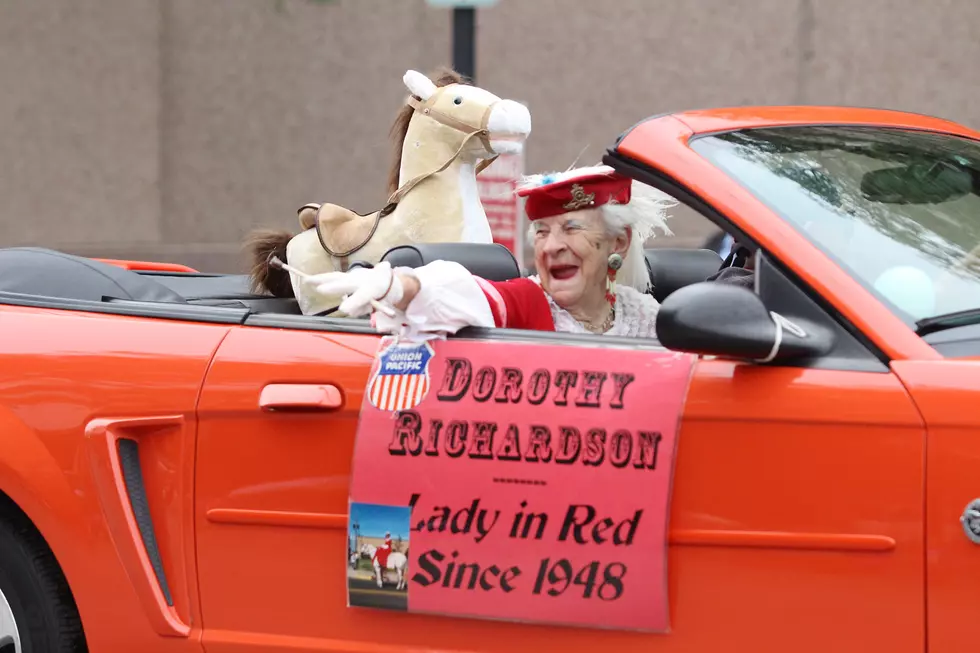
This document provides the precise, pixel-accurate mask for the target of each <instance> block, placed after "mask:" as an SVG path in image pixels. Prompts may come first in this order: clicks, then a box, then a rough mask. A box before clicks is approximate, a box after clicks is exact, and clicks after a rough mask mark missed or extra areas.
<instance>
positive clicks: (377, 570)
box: [347, 503, 412, 611]
mask: <svg viewBox="0 0 980 653" xmlns="http://www.w3.org/2000/svg"><path fill="white" fill-rule="evenodd" d="M411 517H412V509H411V508H410V507H408V506H387V505H380V504H375V503H352V504H351V506H350V519H349V521H348V526H347V552H348V558H347V605H348V606H349V607H354V606H357V607H362V608H384V609H386V610H406V611H407V610H408V534H409V529H410V528H411V526H410V522H411Z"/></svg>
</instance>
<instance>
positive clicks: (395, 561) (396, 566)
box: [361, 544, 408, 590]
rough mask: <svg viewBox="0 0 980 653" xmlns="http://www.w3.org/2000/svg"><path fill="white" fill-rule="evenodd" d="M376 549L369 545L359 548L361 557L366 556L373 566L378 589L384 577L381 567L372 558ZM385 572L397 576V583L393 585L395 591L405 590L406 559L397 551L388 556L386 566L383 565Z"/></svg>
mask: <svg viewBox="0 0 980 653" xmlns="http://www.w3.org/2000/svg"><path fill="white" fill-rule="evenodd" d="M377 550H378V547H376V546H372V545H370V544H364V545H363V546H362V547H361V555H366V556H367V557H368V558H370V559H371V564H372V565H373V566H374V575H375V577H376V578H377V580H378V587H381V586H382V580H383V578H384V576H383V575H382V571H381V565H380V564H378V561H377V560H376V559H375V558H374V554H375V552H376V551H377ZM385 571H394V572H395V573H397V574H398V583H397V584H396V585H395V589H396V590H401V589H405V575H406V573H407V572H408V558H407V557H405V554H404V553H399V552H398V551H392V552H391V553H389V554H388V564H387V565H385Z"/></svg>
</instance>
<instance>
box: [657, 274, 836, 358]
mask: <svg viewBox="0 0 980 653" xmlns="http://www.w3.org/2000/svg"><path fill="white" fill-rule="evenodd" d="M657 338H658V339H659V340H660V343H661V344H662V345H663V346H664V347H667V348H668V349H672V350H674V351H683V352H689V353H694V354H704V355H709V356H720V357H724V358H735V359H748V360H755V361H759V362H770V361H785V360H790V359H800V358H809V357H811V356H819V355H822V354H826V353H828V352H829V351H830V350H831V348H832V347H833V344H834V335H833V333H831V332H830V331H829V330H827V329H826V328H823V327H821V326H819V325H816V324H813V323H812V322H809V321H807V320H800V319H796V318H794V319H792V320H789V319H786V318H784V317H782V316H780V315H777V314H775V313H770V312H769V310H768V309H766V307H765V304H763V303H762V300H761V299H759V297H758V295H756V294H755V293H754V292H752V291H751V290H749V289H747V288H742V287H739V286H732V285H728V284H724V283H717V282H710V281H705V282H701V283H695V284H692V285H690V286H685V287H683V288H680V289H678V290H676V291H674V292H673V293H671V295H670V296H669V297H667V298H666V299H665V300H664V301H663V303H662V304H661V305H660V311H659V313H657Z"/></svg>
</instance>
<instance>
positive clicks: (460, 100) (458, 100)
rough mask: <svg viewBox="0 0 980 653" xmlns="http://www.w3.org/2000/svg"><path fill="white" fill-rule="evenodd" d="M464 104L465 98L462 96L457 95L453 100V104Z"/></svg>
mask: <svg viewBox="0 0 980 653" xmlns="http://www.w3.org/2000/svg"><path fill="white" fill-rule="evenodd" d="M462 103H463V98H461V97H460V96H458V95H457V96H456V97H454V98H453V104H462Z"/></svg>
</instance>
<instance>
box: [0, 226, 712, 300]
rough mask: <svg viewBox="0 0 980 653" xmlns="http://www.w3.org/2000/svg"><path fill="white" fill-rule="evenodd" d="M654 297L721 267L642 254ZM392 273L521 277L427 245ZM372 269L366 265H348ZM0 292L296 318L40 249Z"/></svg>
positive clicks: (456, 249)
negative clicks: (444, 271)
mask: <svg viewBox="0 0 980 653" xmlns="http://www.w3.org/2000/svg"><path fill="white" fill-rule="evenodd" d="M645 254H646V263H647V269H648V270H649V272H650V279H651V282H652V284H653V291H652V294H653V295H654V296H655V297H656V298H657V300H658V301H663V300H664V298H666V297H667V296H668V295H669V294H671V293H672V292H674V291H675V290H677V289H678V288H681V287H683V286H686V285H689V284H693V283H697V282H700V281H704V280H705V279H707V278H708V277H709V276H711V275H712V274H714V273H715V272H717V271H718V268H719V267H720V265H721V263H722V259H721V257H720V256H719V255H718V253H716V252H714V251H712V250H711V249H679V248H656V249H647V250H645ZM382 260H385V261H388V262H389V263H391V265H392V266H395V267H398V266H405V267H409V268H414V267H419V266H422V265H425V264H427V263H430V262H432V261H435V260H448V261H455V262H457V263H459V264H461V265H462V266H464V267H465V268H466V269H467V270H469V271H470V272H472V273H473V274H475V275H479V276H481V277H483V278H485V279H490V280H493V281H504V280H507V279H515V278H519V277H521V276H523V275H525V274H528V273H527V272H526V271H523V270H521V267H520V265H519V264H518V262H517V260H516V259H515V258H514V256H513V254H511V252H510V250H508V249H507V248H505V247H504V246H502V245H498V244H489V245H487V244H472V243H427V244H418V245H406V246H400V247H395V248H393V249H391V250H389V251H388V252H387V253H386V254H385V256H384V257H383V259H382ZM354 265H360V266H369V265H370V264H366V263H363V262H355V263H353V264H352V267H353V266H354ZM0 293H16V294H18V295H29V296H32V297H35V298H41V297H53V298H58V299H65V300H78V301H88V302H113V301H138V302H157V303H163V304H184V305H200V306H214V307H229V308H238V309H243V308H244V309H247V310H248V311H249V312H250V313H251V314H288V315H300V314H301V312H300V310H299V306H298V305H297V302H296V300H295V299H292V298H278V297H272V296H270V295H262V294H254V293H253V292H251V290H250V289H249V278H248V276H247V275H244V274H213V273H205V272H199V273H190V272H161V271H136V270H127V269H124V268H122V267H119V266H116V265H113V264H111V263H105V262H102V261H98V260H94V259H91V258H86V257H82V256H76V255H72V254H67V253H64V252H60V251H56V250H51V249H45V248H40V247H10V248H0Z"/></svg>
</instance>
